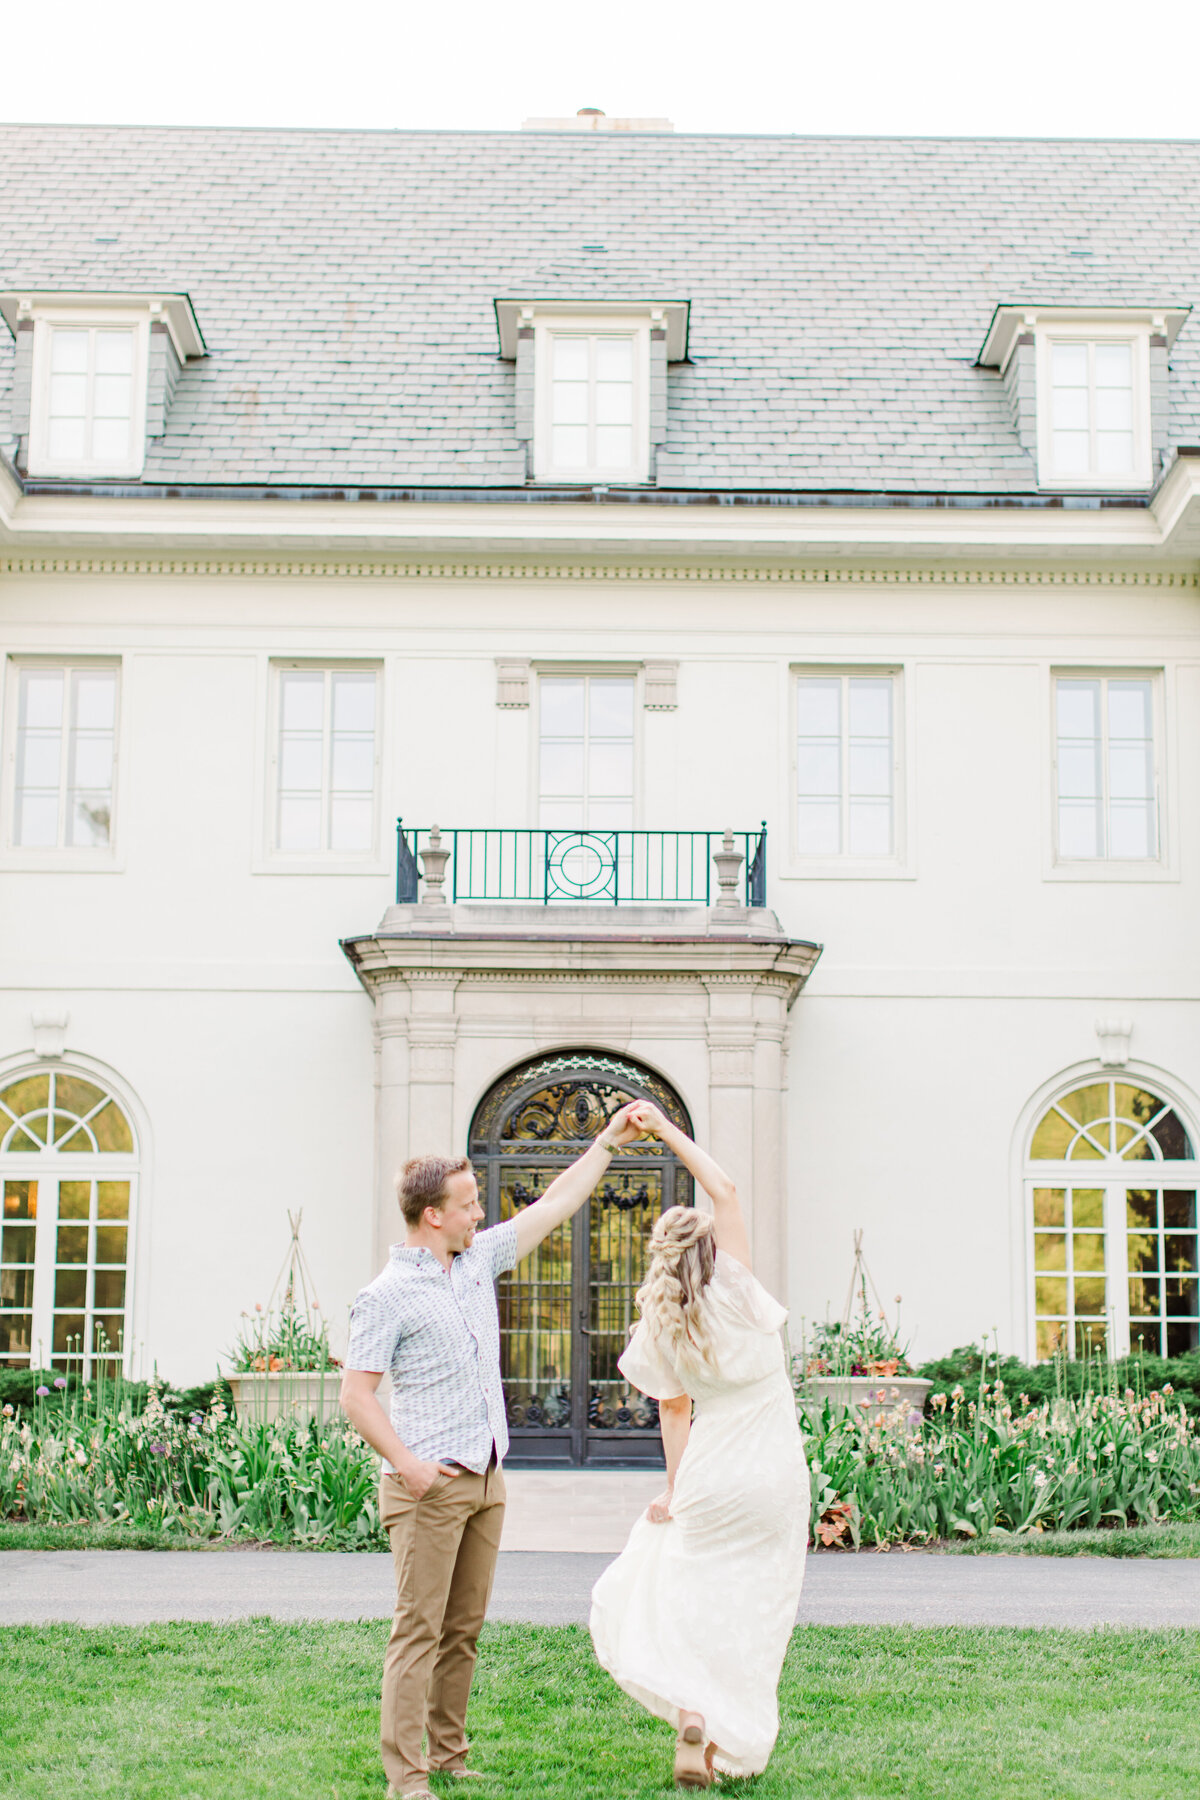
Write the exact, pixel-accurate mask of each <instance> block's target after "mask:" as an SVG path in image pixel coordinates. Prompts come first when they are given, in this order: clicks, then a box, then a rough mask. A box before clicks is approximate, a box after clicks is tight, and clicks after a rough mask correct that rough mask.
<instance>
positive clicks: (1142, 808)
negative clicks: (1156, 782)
mask: <svg viewBox="0 0 1200 1800" xmlns="http://www.w3.org/2000/svg"><path fill="white" fill-rule="evenodd" d="M1154 840H1155V832H1154V808H1153V807H1152V806H1150V805H1148V804H1146V803H1145V802H1144V801H1137V802H1131V801H1114V802H1113V804H1112V807H1111V808H1110V811H1109V849H1108V853H1109V855H1110V856H1112V857H1131V858H1133V857H1138V858H1141V857H1148V856H1154V855H1155V853H1156V848H1157V847H1156V845H1155V841H1154Z"/></svg>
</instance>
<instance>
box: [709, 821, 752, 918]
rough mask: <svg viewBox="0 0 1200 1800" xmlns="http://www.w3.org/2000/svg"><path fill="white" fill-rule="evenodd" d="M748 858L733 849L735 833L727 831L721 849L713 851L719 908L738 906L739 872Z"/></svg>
mask: <svg viewBox="0 0 1200 1800" xmlns="http://www.w3.org/2000/svg"><path fill="white" fill-rule="evenodd" d="M745 860H746V858H745V857H744V856H743V855H742V852H741V851H740V850H735V849H734V847H733V832H732V831H730V830H728V829H727V830H726V832H725V835H724V837H723V838H722V839H721V848H720V849H719V850H714V851H713V861H714V862H715V863H716V865H717V887H718V888H719V890H720V892H719V893H718V895H717V905H718V906H736V905H737V904H738V896H737V885H738V870H739V869H740V868H741V866H742V864H743V863H744V862H745Z"/></svg>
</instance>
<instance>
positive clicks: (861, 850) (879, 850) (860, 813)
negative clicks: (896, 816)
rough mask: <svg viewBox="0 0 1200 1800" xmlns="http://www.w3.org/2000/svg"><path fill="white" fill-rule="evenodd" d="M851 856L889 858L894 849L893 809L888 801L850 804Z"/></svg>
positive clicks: (864, 801) (867, 801)
mask: <svg viewBox="0 0 1200 1800" xmlns="http://www.w3.org/2000/svg"><path fill="white" fill-rule="evenodd" d="M847 848H848V850H849V852H850V855H851V856H888V855H890V854H891V849H892V809H891V805H890V803H889V802H888V801H878V800H852V801H851V802H850V840H849V843H848V845H847Z"/></svg>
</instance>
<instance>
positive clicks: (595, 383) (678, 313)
mask: <svg viewBox="0 0 1200 1800" xmlns="http://www.w3.org/2000/svg"><path fill="white" fill-rule="evenodd" d="M687 315H688V307H687V303H686V301H669V302H664V303H662V304H657V305H656V304H651V303H649V302H646V303H643V304H640V305H638V304H633V303H628V304H626V303H624V302H616V301H599V302H598V301H590V302H588V301H578V302H569V301H549V300H547V301H517V300H498V301H497V302H496V316H497V322H498V324H499V328H500V354H501V356H505V357H512V358H513V359H514V360H515V361H516V364H517V436H518V437H519V438H523V439H524V440H525V441H526V443H527V445H528V446H529V457H528V463H527V468H528V472H529V475H530V477H531V478H532V479H533V480H534V481H544V482H562V483H564V484H576V483H578V484H579V485H584V484H588V485H592V486H607V485H608V484H610V483H615V484H627V483H642V482H648V481H652V480H653V478H654V453H655V450H656V448H657V446H658V445H659V444H660V443H661V442H662V441H663V438H664V436H665V434H666V416H667V387H666V384H667V364H668V363H669V362H678V361H681V360H682V359H683V358H684V356H685V355H686V353H687Z"/></svg>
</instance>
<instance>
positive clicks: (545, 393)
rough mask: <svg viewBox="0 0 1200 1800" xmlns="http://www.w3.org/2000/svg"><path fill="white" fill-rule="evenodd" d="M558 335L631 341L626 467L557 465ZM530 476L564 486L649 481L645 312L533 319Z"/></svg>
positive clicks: (648, 370) (647, 329)
mask: <svg viewBox="0 0 1200 1800" xmlns="http://www.w3.org/2000/svg"><path fill="white" fill-rule="evenodd" d="M557 337H628V338H632V339H633V432H632V436H633V445H634V458H633V461H632V462H631V463H629V465H628V466H627V467H625V468H620V469H611V468H609V469H600V468H595V467H591V466H588V465H586V464H585V465H581V466H580V467H578V468H560V467H559V466H557V465H556V464H555V462H554V460H553V452H552V448H551V446H552V442H553V439H552V435H551V422H552V410H551V409H552V399H553V395H552V380H553V376H552V370H553V346H554V339H555V338H557ZM533 469H534V479H535V480H536V481H544V482H562V483H564V484H566V485H568V486H571V485H573V484H575V483H579V484H583V483H586V484H588V485H589V486H596V485H607V484H609V483H615V484H617V485H620V484H621V483H625V482H628V483H641V482H645V481H648V480H649V479H650V319H649V318H648V317H647V316H646V315H642V316H640V317H639V316H638V315H637V314H630V315H628V316H620V315H616V316H612V315H603V314H596V315H592V314H588V313H582V314H580V313H564V314H562V315H558V316H556V315H547V316H542V315H540V314H539V316H538V317H537V318H536V319H535V321H534V428H533Z"/></svg>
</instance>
